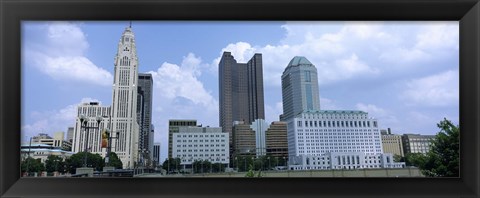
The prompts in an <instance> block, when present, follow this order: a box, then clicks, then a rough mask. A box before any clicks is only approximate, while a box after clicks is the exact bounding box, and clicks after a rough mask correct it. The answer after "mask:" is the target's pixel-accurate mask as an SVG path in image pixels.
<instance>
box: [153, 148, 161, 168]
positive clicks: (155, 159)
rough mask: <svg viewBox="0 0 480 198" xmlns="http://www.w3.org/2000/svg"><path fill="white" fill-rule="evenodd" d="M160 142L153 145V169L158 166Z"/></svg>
mask: <svg viewBox="0 0 480 198" xmlns="http://www.w3.org/2000/svg"><path fill="white" fill-rule="evenodd" d="M160 146H161V145H160V142H155V143H154V144H153V165H154V167H156V166H159V165H160Z"/></svg>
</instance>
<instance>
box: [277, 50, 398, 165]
mask: <svg viewBox="0 0 480 198" xmlns="http://www.w3.org/2000/svg"><path fill="white" fill-rule="evenodd" d="M319 97H320V95H319V89H318V78H317V69H316V68H315V66H314V65H313V64H312V63H311V62H310V61H308V60H307V59H306V58H305V57H302V56H296V57H294V58H293V59H292V60H291V61H290V63H289V64H288V65H287V67H286V68H285V71H284V72H283V74H282V99H283V114H282V115H281V116H280V118H281V119H282V120H283V121H286V122H287V141H288V164H289V169H291V170H310V169H361V168H398V167H403V166H405V164H404V163H395V162H394V161H393V157H392V154H384V153H383V148H382V141H381V137H380V131H379V129H378V123H377V120H376V119H373V118H369V117H368V113H366V112H363V111H347V110H320V99H319Z"/></svg>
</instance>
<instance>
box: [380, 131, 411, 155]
mask: <svg viewBox="0 0 480 198" xmlns="http://www.w3.org/2000/svg"><path fill="white" fill-rule="evenodd" d="M381 136H382V148H383V152H385V153H391V154H393V155H398V156H401V157H405V153H404V152H403V143H402V136H401V135H396V134H392V133H391V132H390V130H388V132H382V131H381Z"/></svg>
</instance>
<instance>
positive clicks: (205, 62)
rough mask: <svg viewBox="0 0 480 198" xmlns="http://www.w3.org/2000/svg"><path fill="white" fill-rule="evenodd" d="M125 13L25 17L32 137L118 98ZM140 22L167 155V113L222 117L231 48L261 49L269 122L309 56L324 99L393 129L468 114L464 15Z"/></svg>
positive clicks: (239, 56) (27, 132)
mask: <svg viewBox="0 0 480 198" xmlns="http://www.w3.org/2000/svg"><path fill="white" fill-rule="evenodd" d="M392 24H393V25H392ZM426 24H430V25H429V26H427V25H426ZM432 24H433V25H432ZM127 25H128V22H82V23H78V22H77V23H62V22H55V23H44V22H24V23H23V24H22V31H23V37H22V72H23V73H22V83H23V84H22V133H23V134H22V136H23V140H25V138H26V137H30V136H33V135H36V134H37V133H40V132H45V133H49V134H51V133H53V132H56V131H66V130H67V128H68V127H70V126H73V125H74V122H75V117H74V116H75V113H76V107H77V105H78V104H80V103H81V102H90V99H91V100H94V101H99V102H101V104H102V105H104V106H105V105H107V106H108V105H111V104H110V103H111V84H112V83H113V58H114V55H115V52H116V47H117V43H118V35H119V34H121V32H123V29H124V28H125V27H126V26H127ZM132 29H133V31H134V32H135V36H136V40H137V51H138V57H139V72H140V73H151V74H152V76H153V78H154V91H153V93H154V99H153V112H152V114H153V118H152V120H153V122H152V123H153V124H154V126H155V133H156V135H155V138H154V139H155V140H154V141H155V142H161V144H162V149H161V153H162V154H161V158H162V159H161V160H163V159H165V157H166V152H167V149H166V146H165V145H168V144H167V141H168V120H169V119H196V120H198V123H199V124H203V125H204V126H207V125H209V126H212V127H215V126H219V123H218V101H219V99H218V92H219V91H218V70H217V69H218V68H217V67H218V61H219V60H220V58H221V54H222V53H223V51H230V52H232V55H233V56H234V57H235V59H236V60H237V61H238V62H247V61H248V60H249V59H250V58H251V57H252V56H253V54H254V53H262V56H263V61H264V62H263V65H264V68H263V69H264V72H263V74H264V86H265V92H264V95H265V117H266V121H267V122H272V121H277V120H278V119H279V118H278V116H279V115H280V114H281V113H282V108H281V103H282V101H281V87H280V83H281V78H280V76H281V72H283V70H284V69H285V67H286V66H287V64H288V62H289V61H290V59H292V58H293V57H294V56H305V57H306V58H307V59H308V60H310V61H311V62H312V63H313V64H314V65H315V66H316V67H317V69H318V73H319V74H318V80H319V85H320V86H319V88H320V90H319V92H320V100H321V101H320V104H321V107H320V108H321V109H325V110H343V109H346V110H363V111H366V112H368V113H369V115H370V116H373V117H376V118H377V119H378V120H379V125H380V128H387V127H389V128H392V130H393V132H394V133H421V134H435V133H436V132H438V131H439V130H438V129H437V127H436V123H438V122H439V121H440V120H441V119H442V118H443V117H447V118H448V119H451V120H452V121H454V122H455V123H458V119H459V118H458V106H459V103H458V76H459V75H458V60H459V58H458V47H459V46H458V22H428V23H425V22H410V23H406V22H396V23H393V22H387V23H382V22H369V23H361V22H354V23H352V22H345V23H343V22H335V23H334V22H315V23H314V22H308V23H306V22H294V23H292V22H287V23H282V22H228V23H227V22H158V23H155V22H133V25H132ZM238 30H243V32H241V33H239V32H236V31H238ZM258 32H262V34H259V33H258ZM163 35H164V36H163ZM216 35H223V37H217V36H216ZM225 35H228V36H225ZM158 37H161V38H158ZM372 41H375V42H372ZM385 65H387V66H385ZM39 93H42V94H39ZM425 93H427V94H426V95H425ZM346 94H348V95H346ZM345 96H347V97H345ZM348 96H349V97H348ZM89 98H90V99H89ZM192 112H194V113H192ZM69 122H70V123H69ZM405 123H408V126H407V125H406V124H405Z"/></svg>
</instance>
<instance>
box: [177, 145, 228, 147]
mask: <svg viewBox="0 0 480 198" xmlns="http://www.w3.org/2000/svg"><path fill="white" fill-rule="evenodd" d="M220 146H221V147H225V144H221V145H220V144H216V145H215V144H210V145H208V144H205V145H204V144H200V145H197V144H193V145H192V144H189V145H188V147H220ZM177 147H187V145H186V144H183V145H181V144H177Z"/></svg>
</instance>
